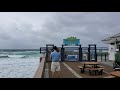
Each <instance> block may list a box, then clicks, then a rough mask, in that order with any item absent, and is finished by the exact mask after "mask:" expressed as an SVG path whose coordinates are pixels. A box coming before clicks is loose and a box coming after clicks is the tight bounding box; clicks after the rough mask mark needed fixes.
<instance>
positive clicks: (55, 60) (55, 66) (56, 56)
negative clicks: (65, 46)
mask: <svg viewBox="0 0 120 90" xmlns="http://www.w3.org/2000/svg"><path fill="white" fill-rule="evenodd" d="M53 49H54V51H53V52H51V54H50V58H51V59H52V63H51V71H52V78H53V77H54V75H55V74H56V75H57V76H58V77H59V78H60V71H61V69H60V63H59V60H60V52H59V49H58V48H57V47H56V46H54V48H53Z"/></svg>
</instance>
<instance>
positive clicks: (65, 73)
mask: <svg viewBox="0 0 120 90" xmlns="http://www.w3.org/2000/svg"><path fill="white" fill-rule="evenodd" d="M47 63H48V66H49V67H48V68H49V78H51V71H50V66H51V62H47ZM64 63H65V64H66V65H67V66H69V67H70V68H68V67H66V66H65V65H64ZM64 63H63V62H61V63H60V66H61V78H104V77H107V76H109V75H110V72H112V71H114V70H113V68H112V67H110V66H106V65H102V66H104V72H103V74H102V75H90V74H89V71H88V70H85V72H84V73H81V72H80V69H79V68H78V66H79V65H82V64H81V63H80V62H64ZM71 69H72V70H71ZM76 74H77V75H76ZM54 78H57V77H56V76H55V77H54Z"/></svg>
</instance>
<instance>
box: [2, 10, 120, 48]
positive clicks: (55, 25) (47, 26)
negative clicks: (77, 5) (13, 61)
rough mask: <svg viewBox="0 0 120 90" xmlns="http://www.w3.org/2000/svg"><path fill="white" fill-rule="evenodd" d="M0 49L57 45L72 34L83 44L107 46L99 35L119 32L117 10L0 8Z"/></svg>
mask: <svg viewBox="0 0 120 90" xmlns="http://www.w3.org/2000/svg"><path fill="white" fill-rule="evenodd" d="M0 19H1V20H0V49H4V48H8V49H9V48H10V49H13V48H18V49H19V48H20V49H22V48H32V49H34V48H35V49H37V48H39V47H40V46H45V45H46V44H50V43H52V44H55V45H57V46H60V45H61V44H62V43H63V39H64V38H67V37H69V36H75V37H77V38H79V39H80V41H81V44H82V46H87V44H90V43H93V44H97V46H106V44H104V43H103V42H101V40H102V39H104V38H107V37H109V36H111V35H114V34H117V33H119V30H120V25H119V24H120V13H119V12H56V13H55V12H54V13H53V12H50V13H48V12H44V13H43V12H24V13H22V12H16V13H14V12H13V13H12V12H7V13H3V12H0Z"/></svg>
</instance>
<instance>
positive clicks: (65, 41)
mask: <svg viewBox="0 0 120 90" xmlns="http://www.w3.org/2000/svg"><path fill="white" fill-rule="evenodd" d="M63 44H64V45H79V44H80V39H77V38H76V37H68V38H67V39H63Z"/></svg>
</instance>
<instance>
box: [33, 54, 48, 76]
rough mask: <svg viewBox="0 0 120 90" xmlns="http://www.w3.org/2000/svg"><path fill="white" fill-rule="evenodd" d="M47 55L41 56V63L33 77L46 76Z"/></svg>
mask: <svg viewBox="0 0 120 90" xmlns="http://www.w3.org/2000/svg"><path fill="white" fill-rule="evenodd" d="M45 63H46V55H44V56H43V57H40V65H39V67H38V69H37V71H36V73H35V75H34V77H33V78H44V72H45Z"/></svg>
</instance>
